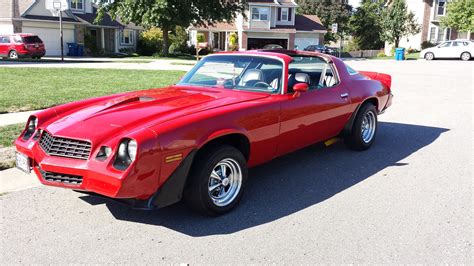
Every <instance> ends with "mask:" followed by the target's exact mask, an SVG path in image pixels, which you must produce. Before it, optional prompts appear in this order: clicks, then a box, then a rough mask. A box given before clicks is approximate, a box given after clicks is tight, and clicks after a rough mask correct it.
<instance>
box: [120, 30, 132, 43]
mask: <svg viewBox="0 0 474 266" xmlns="http://www.w3.org/2000/svg"><path fill="white" fill-rule="evenodd" d="M121 33H122V34H121V35H122V36H121V41H120V42H121V44H124V45H132V44H133V31H131V30H123V31H122V32H121Z"/></svg>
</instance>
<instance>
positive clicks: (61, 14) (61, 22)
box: [59, 10, 64, 62]
mask: <svg viewBox="0 0 474 266" xmlns="http://www.w3.org/2000/svg"><path fill="white" fill-rule="evenodd" d="M59 36H60V39H61V62H64V42H63V12H62V11H61V10H59Z"/></svg>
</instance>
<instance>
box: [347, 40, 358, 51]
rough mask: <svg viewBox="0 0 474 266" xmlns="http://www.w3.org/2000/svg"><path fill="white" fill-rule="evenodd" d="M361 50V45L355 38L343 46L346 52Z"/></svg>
mask: <svg viewBox="0 0 474 266" xmlns="http://www.w3.org/2000/svg"><path fill="white" fill-rule="evenodd" d="M359 50H360V49H359V45H358V44H357V42H355V41H354V40H350V41H348V42H347V43H346V45H344V47H343V51H344V52H353V51H359Z"/></svg>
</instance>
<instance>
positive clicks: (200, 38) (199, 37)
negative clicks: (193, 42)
mask: <svg viewBox="0 0 474 266" xmlns="http://www.w3.org/2000/svg"><path fill="white" fill-rule="evenodd" d="M196 38H197V42H198V43H199V42H205V41H206V36H204V33H198V34H197V36H196Z"/></svg>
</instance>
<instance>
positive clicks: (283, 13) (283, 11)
mask: <svg viewBox="0 0 474 266" xmlns="http://www.w3.org/2000/svg"><path fill="white" fill-rule="evenodd" d="M288 14H289V11H288V8H286V7H284V8H282V9H281V20H282V21H288V17H289V16H288Z"/></svg>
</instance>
